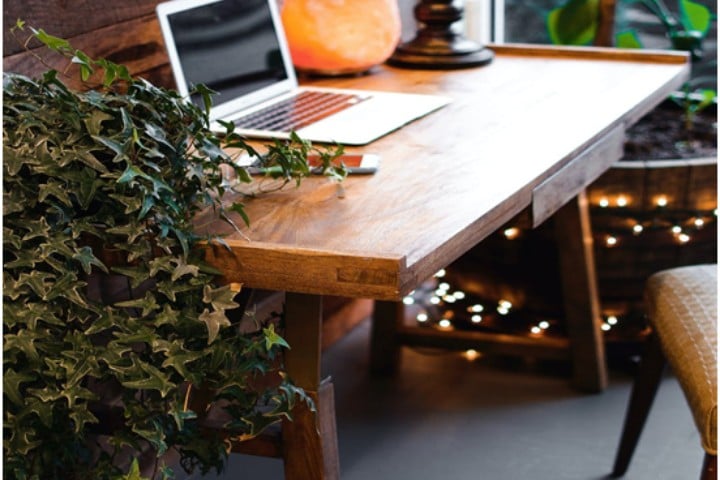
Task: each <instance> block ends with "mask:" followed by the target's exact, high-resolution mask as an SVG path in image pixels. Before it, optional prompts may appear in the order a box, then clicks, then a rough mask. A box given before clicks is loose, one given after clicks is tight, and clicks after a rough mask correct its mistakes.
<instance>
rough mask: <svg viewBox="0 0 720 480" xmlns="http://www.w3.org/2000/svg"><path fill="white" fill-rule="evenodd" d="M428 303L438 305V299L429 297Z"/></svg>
mask: <svg viewBox="0 0 720 480" xmlns="http://www.w3.org/2000/svg"><path fill="white" fill-rule="evenodd" d="M430 303H432V304H433V305H437V304H438V303H440V297H430Z"/></svg>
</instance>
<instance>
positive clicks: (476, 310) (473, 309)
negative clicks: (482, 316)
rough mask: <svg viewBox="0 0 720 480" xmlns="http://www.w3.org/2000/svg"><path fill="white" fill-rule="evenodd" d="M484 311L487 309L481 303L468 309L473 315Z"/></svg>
mask: <svg viewBox="0 0 720 480" xmlns="http://www.w3.org/2000/svg"><path fill="white" fill-rule="evenodd" d="M483 310H485V307H483V306H482V305H480V304H479V303H476V304H475V305H472V306H470V307H468V312H472V313H480V312H482V311H483Z"/></svg>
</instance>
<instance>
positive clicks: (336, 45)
mask: <svg viewBox="0 0 720 480" xmlns="http://www.w3.org/2000/svg"><path fill="white" fill-rule="evenodd" d="M282 21H283V26H284V28H285V34H286V35H287V40H288V45H289V47H290V54H291V55H292V59H293V64H294V65H295V67H296V68H297V69H298V70H300V71H304V72H307V73H314V74H323V75H345V74H354V73H361V72H365V71H367V70H369V69H370V68H372V67H373V66H375V65H378V64H380V63H382V62H384V61H385V60H386V59H387V58H388V57H389V56H390V55H391V54H392V53H393V51H394V50H395V47H396V46H397V44H398V41H399V40H400V28H401V25H400V12H399V10H398V6H397V3H396V0H285V1H284V2H283V5H282Z"/></svg>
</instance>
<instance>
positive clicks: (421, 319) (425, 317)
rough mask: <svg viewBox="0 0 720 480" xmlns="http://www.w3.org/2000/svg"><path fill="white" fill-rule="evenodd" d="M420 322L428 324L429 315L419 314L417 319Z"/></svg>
mask: <svg viewBox="0 0 720 480" xmlns="http://www.w3.org/2000/svg"><path fill="white" fill-rule="evenodd" d="M415 318H416V319H417V321H418V322H421V323H422V322H427V321H428V315H427V313H418V314H417V317H415Z"/></svg>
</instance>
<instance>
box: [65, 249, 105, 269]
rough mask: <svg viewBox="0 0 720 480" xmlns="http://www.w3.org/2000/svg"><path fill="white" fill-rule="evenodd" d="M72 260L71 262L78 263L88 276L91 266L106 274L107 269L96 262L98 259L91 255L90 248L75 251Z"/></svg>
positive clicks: (102, 264) (98, 261)
mask: <svg viewBox="0 0 720 480" xmlns="http://www.w3.org/2000/svg"><path fill="white" fill-rule="evenodd" d="M72 258H73V260H76V261H78V262H80V265H82V269H83V271H84V272H85V273H86V274H88V275H90V272H92V266H93V265H95V266H96V267H98V268H99V269H100V270H102V271H103V272H105V273H108V269H107V267H106V266H105V264H104V263H103V262H101V261H100V260H98V258H97V257H96V256H95V255H94V254H93V250H92V248H90V247H82V248H79V249H77V250H76V251H75V255H73V257H72Z"/></svg>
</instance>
